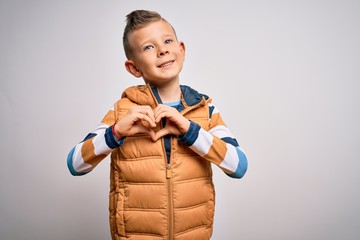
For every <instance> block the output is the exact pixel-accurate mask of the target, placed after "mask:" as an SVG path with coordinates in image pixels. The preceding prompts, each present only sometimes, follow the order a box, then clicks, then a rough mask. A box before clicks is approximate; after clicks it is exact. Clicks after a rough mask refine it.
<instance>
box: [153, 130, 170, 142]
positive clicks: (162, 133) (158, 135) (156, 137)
mask: <svg viewBox="0 0 360 240" xmlns="http://www.w3.org/2000/svg"><path fill="white" fill-rule="evenodd" d="M169 133H170V131H169V129H167V128H163V129H161V130H159V131H157V132H156V133H154V137H153V141H154V142H155V141H157V140H159V138H162V137H163V136H165V135H168V134H169Z"/></svg>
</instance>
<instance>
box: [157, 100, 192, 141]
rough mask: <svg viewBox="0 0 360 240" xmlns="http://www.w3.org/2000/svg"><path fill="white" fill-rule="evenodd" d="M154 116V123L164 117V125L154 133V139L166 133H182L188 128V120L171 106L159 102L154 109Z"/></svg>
mask: <svg viewBox="0 0 360 240" xmlns="http://www.w3.org/2000/svg"><path fill="white" fill-rule="evenodd" d="M154 116H155V122H156V123H159V122H160V121H161V119H162V118H166V125H165V127H164V128H162V129H160V130H159V131H158V132H156V133H155V137H154V138H153V140H154V141H156V140H158V139H159V138H161V137H163V136H165V135H168V134H171V135H176V136H179V135H184V134H185V133H187V131H188V130H189V128H190V121H189V120H188V119H187V118H185V117H184V116H183V115H181V114H180V113H179V112H178V111H177V110H176V109H175V108H173V107H170V106H166V105H163V104H159V105H158V106H157V107H156V108H155V110H154Z"/></svg>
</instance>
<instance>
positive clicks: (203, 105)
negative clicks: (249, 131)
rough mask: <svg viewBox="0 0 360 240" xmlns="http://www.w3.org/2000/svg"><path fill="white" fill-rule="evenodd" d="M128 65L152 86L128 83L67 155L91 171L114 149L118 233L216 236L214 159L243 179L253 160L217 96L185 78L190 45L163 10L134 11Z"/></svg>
mask: <svg viewBox="0 0 360 240" xmlns="http://www.w3.org/2000/svg"><path fill="white" fill-rule="evenodd" d="M123 44H124V49H125V54H126V57H127V61H126V62H125V67H126V69H127V71H128V72H129V73H131V74H132V75H134V76H135V77H137V78H140V77H142V78H143V79H144V81H145V85H142V86H134V87H129V88H128V89H126V90H125V91H124V92H123V94H122V96H121V99H120V100H118V101H117V102H116V103H115V104H114V108H113V109H111V110H109V111H108V113H107V114H106V116H105V117H104V119H103V120H102V122H101V124H100V125H99V126H98V127H97V128H96V129H95V130H94V131H93V132H92V133H90V134H89V135H88V136H87V137H86V138H85V139H84V141H82V142H81V143H79V144H78V145H76V146H75V147H74V148H73V149H72V150H71V152H70V153H69V155H68V161H67V163H68V167H69V170H70V172H71V173H72V174H73V175H84V174H86V173H88V172H90V171H91V170H92V169H94V168H95V166H96V165H97V164H98V163H99V162H100V161H101V160H103V159H104V158H105V157H106V156H107V155H109V154H110V153H111V172H110V203H109V204H110V206H109V209H110V228H111V235H112V239H116V240H120V239H144V240H146V239H179V240H180V239H195V240H200V239H210V237H211V235H212V230H213V218H214V204H215V191H214V185H213V181H212V170H211V163H213V164H215V165H217V166H218V167H220V168H221V169H222V170H223V171H224V172H225V173H226V174H227V175H228V176H230V177H233V178H241V177H243V175H244V174H245V172H246V170H247V159H246V156H245V154H244V152H243V151H242V149H241V148H240V147H239V145H238V143H237V141H236V139H235V138H234V136H233V135H232V133H231V132H230V130H229V129H228V128H227V127H226V125H225V123H224V122H223V120H222V118H221V116H220V114H219V112H218V110H217V109H216V108H215V107H214V106H213V105H212V104H211V98H209V97H208V96H206V95H204V94H200V93H198V92H197V91H195V90H194V89H192V88H190V87H188V86H184V85H179V73H180V71H181V69H182V66H183V62H184V58H185V45H184V43H183V42H180V41H178V40H177V37H176V33H175V30H174V29H173V28H172V26H171V25H170V24H169V23H168V22H167V21H166V20H165V19H163V18H162V17H161V16H160V15H159V14H158V13H156V12H152V11H146V10H136V11H133V12H131V13H130V14H128V15H127V25H126V27H125V31H124V36H123Z"/></svg>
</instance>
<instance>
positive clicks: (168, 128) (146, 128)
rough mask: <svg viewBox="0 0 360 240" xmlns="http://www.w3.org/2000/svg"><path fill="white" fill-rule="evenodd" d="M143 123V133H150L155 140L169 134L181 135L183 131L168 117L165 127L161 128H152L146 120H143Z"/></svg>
mask: <svg viewBox="0 0 360 240" xmlns="http://www.w3.org/2000/svg"><path fill="white" fill-rule="evenodd" d="M141 124H142V125H143V128H142V130H143V131H141V133H145V134H147V135H149V136H150V137H151V139H152V140H153V141H154V142H155V141H157V140H159V139H160V138H162V137H164V136H166V135H169V134H170V135H177V136H178V135H181V132H180V130H179V129H178V127H177V126H176V124H174V123H173V122H172V121H169V120H168V119H166V123H165V127H163V128H160V129H158V128H159V127H158V126H157V127H154V128H152V127H151V126H150V124H149V123H148V122H146V121H141Z"/></svg>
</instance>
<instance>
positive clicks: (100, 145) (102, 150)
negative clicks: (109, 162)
mask: <svg viewBox="0 0 360 240" xmlns="http://www.w3.org/2000/svg"><path fill="white" fill-rule="evenodd" d="M91 140H92V144H93V145H94V154H95V155H97V156H98V155H100V154H106V155H108V154H110V153H111V152H112V149H111V148H109V147H108V145H107V144H106V141H105V130H101V131H99V134H98V135H96V136H95V137H93V138H92V139H91Z"/></svg>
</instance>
